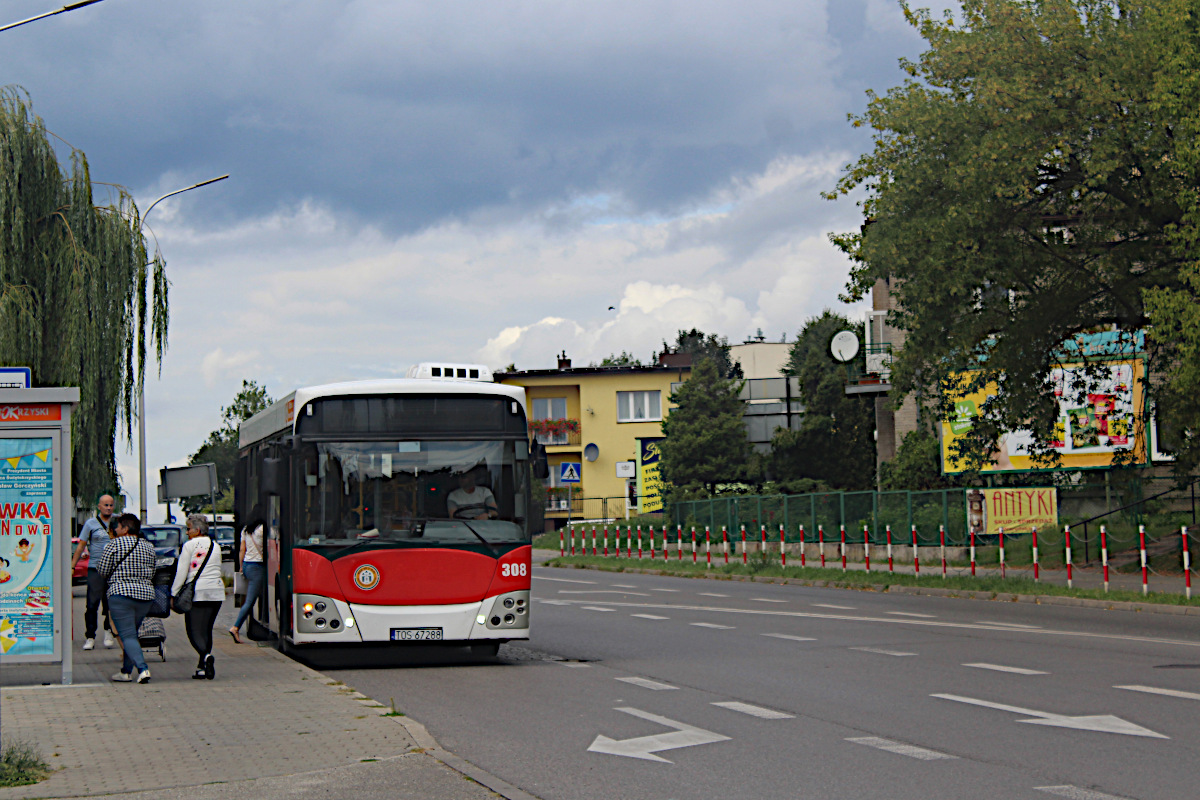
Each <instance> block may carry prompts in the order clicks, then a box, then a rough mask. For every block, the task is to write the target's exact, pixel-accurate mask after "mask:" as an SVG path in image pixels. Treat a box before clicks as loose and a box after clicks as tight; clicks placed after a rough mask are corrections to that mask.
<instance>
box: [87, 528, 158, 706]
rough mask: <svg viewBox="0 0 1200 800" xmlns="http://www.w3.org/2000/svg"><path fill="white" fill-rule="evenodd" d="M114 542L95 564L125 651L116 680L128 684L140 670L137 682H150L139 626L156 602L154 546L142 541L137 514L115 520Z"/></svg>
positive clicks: (114, 678) (106, 546) (105, 548)
mask: <svg viewBox="0 0 1200 800" xmlns="http://www.w3.org/2000/svg"><path fill="white" fill-rule="evenodd" d="M115 527H116V530H115V533H114V534H113V538H112V540H111V541H110V542H109V543H108V544H107V545H105V547H104V555H102V556H100V563H99V564H97V565H96V569H97V570H99V572H100V576H101V577H102V578H104V579H106V580H107V581H108V610H109V613H110V615H111V617H112V621H113V624H114V625H116V627H117V636H118V637H119V638H120V639H121V649H122V650H124V651H125V656H124V659H123V660H122V663H121V671H120V672H118V673H117V674H116V675H113V676H112V679H113V680H114V681H117V682H119V683H129V682H130V681H132V680H133V679H134V677H133V671H134V669H135V668H136V669H137V682H138V683H147V682H148V681H149V680H150V669H149V668H148V667H147V666H146V659H145V657H143V656H142V646H141V644H140V643H139V642H138V635H137V632H138V627H139V626H140V625H141V624H142V620H143V619H145V618H146V612H147V611H149V610H150V602H151V601H152V600H153V599H154V584H153V583H152V582H151V578H152V577H153V576H154V546H153V545H152V544H150V543H149V542H148V541H146V540H145V539H143V538H142V521H141V520H139V519H138V518H137V516H135V515H134V514H122V515H121V516H119V517H117V519H116V525H115Z"/></svg>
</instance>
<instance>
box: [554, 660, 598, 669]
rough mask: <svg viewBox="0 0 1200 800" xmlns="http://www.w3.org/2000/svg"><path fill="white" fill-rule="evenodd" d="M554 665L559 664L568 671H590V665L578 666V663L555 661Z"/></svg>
mask: <svg viewBox="0 0 1200 800" xmlns="http://www.w3.org/2000/svg"><path fill="white" fill-rule="evenodd" d="M554 663H555V664H561V665H562V666H564V667H569V668H570V669H591V667H592V665H591V664H580V663H579V662H578V661H555V662H554Z"/></svg>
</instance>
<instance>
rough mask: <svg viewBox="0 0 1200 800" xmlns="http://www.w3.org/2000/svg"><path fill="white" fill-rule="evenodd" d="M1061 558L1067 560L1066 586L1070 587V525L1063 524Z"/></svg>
mask: <svg viewBox="0 0 1200 800" xmlns="http://www.w3.org/2000/svg"><path fill="white" fill-rule="evenodd" d="M1063 559H1064V560H1065V561H1066V562H1067V588H1068V589H1070V588H1071V567H1072V564H1071V526H1070V525H1063Z"/></svg>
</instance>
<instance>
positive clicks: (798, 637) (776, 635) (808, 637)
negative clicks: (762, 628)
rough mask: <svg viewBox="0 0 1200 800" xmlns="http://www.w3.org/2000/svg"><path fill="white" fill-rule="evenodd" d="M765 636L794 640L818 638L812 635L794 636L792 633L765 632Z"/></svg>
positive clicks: (810, 640) (813, 640)
mask: <svg viewBox="0 0 1200 800" xmlns="http://www.w3.org/2000/svg"><path fill="white" fill-rule="evenodd" d="M763 636H770V637H771V638H772V639H787V640H788V641H792V642H815V641H816V639H814V638H812V637H811V636H792V635H791V634H790V633H764V634H763Z"/></svg>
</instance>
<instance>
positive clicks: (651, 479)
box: [638, 438, 663, 514]
mask: <svg viewBox="0 0 1200 800" xmlns="http://www.w3.org/2000/svg"><path fill="white" fill-rule="evenodd" d="M661 441H662V439H661V438H659V439H640V440H639V441H638V461H640V462H641V464H640V466H641V469H639V470H638V496H639V498H640V501H639V506H640V508H639V509H638V513H640V514H648V513H650V512H652V511H662V507H663V484H662V476H661V475H660V474H659V471H658V461H659V453H658V443H659V442H661Z"/></svg>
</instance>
